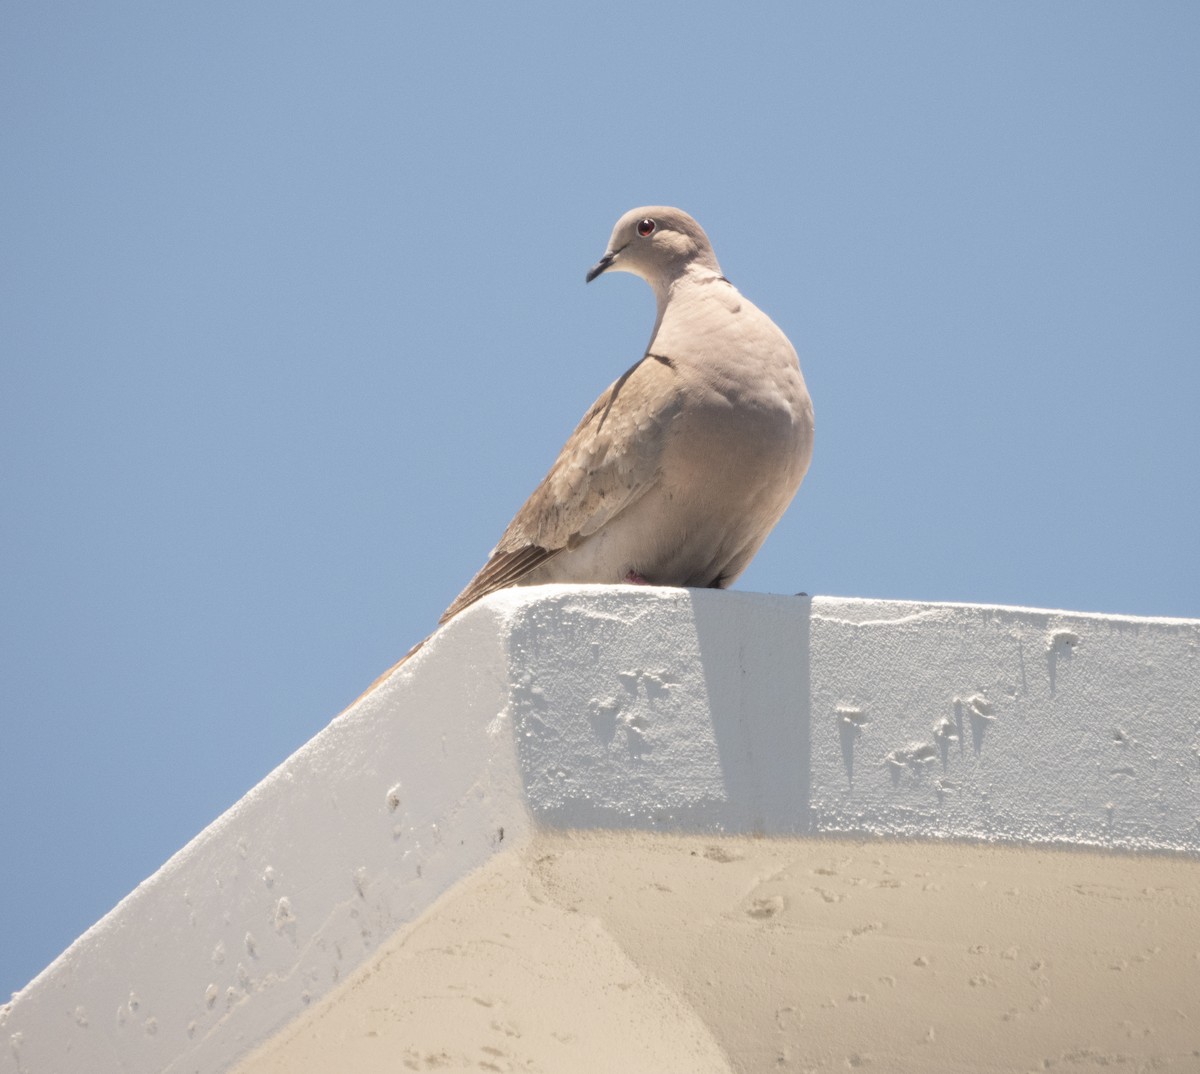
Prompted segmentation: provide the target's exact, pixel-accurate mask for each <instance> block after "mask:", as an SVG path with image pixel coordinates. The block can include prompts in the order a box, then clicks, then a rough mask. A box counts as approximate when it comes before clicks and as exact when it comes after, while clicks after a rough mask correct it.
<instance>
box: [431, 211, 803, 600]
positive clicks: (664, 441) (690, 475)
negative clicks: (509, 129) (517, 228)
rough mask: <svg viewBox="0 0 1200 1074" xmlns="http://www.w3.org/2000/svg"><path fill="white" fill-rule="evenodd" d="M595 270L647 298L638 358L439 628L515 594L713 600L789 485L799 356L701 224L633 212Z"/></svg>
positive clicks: (798, 419) (740, 566) (795, 471)
mask: <svg viewBox="0 0 1200 1074" xmlns="http://www.w3.org/2000/svg"><path fill="white" fill-rule="evenodd" d="M605 271H618V272H632V273H634V274H635V275H638V276H641V277H642V278H643V279H644V280H645V281H646V282H647V283H649V284H650V286H651V288H652V289H653V291H654V296H655V299H656V300H657V303H658V316H657V319H656V320H655V323H654V329H653V331H652V332H651V333H650V343H649V346H648V347H647V348H646V354H645V355H644V356H643V357H642V359H641V360H640V361H639V362H637V363H636V364H635V365H634V366H633V367H632V368H630V369H629V370H627V371H626V372H625V373H624V374H623V375H622V376H621V377H620V378H618V379H617V381H616V382H615V383H613V384H612V385H611V386H610V387H609V388H608V390H607V391H605V392H604V394H603V395H601V396H600V398H599V399H597V400H596V402H595V403H594V404H593V405H592V407H591V409H589V410H588V412H587V414H585V415H584V418H583V420H582V421H581V422H580V423H579V426H578V427H577V428H576V429H575V431H574V432H573V433H572V434H571V437H570V439H568V440H567V442H566V445H565V446H564V447H563V449H562V452H561V453H560V454H559V456H558V459H557V460H556V461H555V463H554V465H553V466H552V467H551V468H550V472H549V473H548V474H547V475H546V477H545V479H544V480H543V481H542V483H541V484H540V485H539V486H538V487H537V489H535V490H534V492H533V495H531V496H530V497H529V499H528V500H526V501H525V504H524V506H523V507H522V508H521V509H520V510H519V511H518V512H517V514H516V517H515V518H514V519H513V520H512V522H511V523H510V524H509V527H508V529H507V530H505V531H504V536H503V537H501V538H500V542H499V544H497V545H496V547H495V549H494V550H493V551H492V554H491V556H490V558H489V559H488V561H487V563H486V564H485V565H484V567H483V568H482V569H481V570H480V571H479V573H478V574H477V575H476V576H475V577H474V578H473V579H472V580H471V582H470V584H469V585H468V586H467V587H466V588H465V589H464V590H463V591H462V593H461V594H459V596H458V598H457V599H456V600H455V601H454V603H453V604H451V605H450V607H449V608H448V609H447V610H446V612H445V614H444V615H443V616H442V618H441V622H443V623H444V622H445V621H446V620H447V619H450V618H451V617H452V616H455V615H457V614H458V613H459V612H461V611H462V610H463V609H464V608H466V607H468V606H469V605H471V604H473V603H474V602H475V601H477V600H479V599H480V598H481V597H483V596H486V595H487V594H488V593H492V592H494V591H496V590H497V589H503V588H506V587H508V586H513V585H538V584H541V583H545V582H608V583H620V582H624V581H630V580H633V581H644V582H646V583H649V584H651V585H669V586H705V587H717V588H724V587H725V586H728V585H729V584H730V583H732V582H733V581H734V579H736V578H737V576H738V575H739V574H741V573H742V571H743V570H745V568H746V565H747V564H748V563H749V562H750V560H751V558H752V557H753V556H754V553H755V552H757V551H758V548H759V546H760V545H761V544H762V542H763V541H764V539H765V538H766V536H767V534H768V533H769V532H770V531H771V529H772V527H774V525H775V523H776V522H778V521H779V518H780V516H782V514H783V512H784V510H785V509H786V507H787V505H788V504H789V503H790V502H791V500H792V497H793V496H794V495H795V493H796V490H797V489H798V488H799V487H800V482H801V480H802V479H803V477H804V474H805V472H806V471H807V469H808V464H809V459H810V458H811V455H812V439H813V413H812V403H811V401H810V400H809V397H808V391H807V389H806V388H805V386H804V378H803V376H802V375H801V373H800V365H799V362H798V361H797V358H796V352H795V350H794V349H793V347H792V345H791V343H789V342H788V340H787V337H786V336H785V335H784V334H783V333H782V332H781V331H780V330H779V328H777V327H776V325H775V324H774V322H773V321H772V320H771V319H770V318H769V317H767V315H766V314H765V313H763V312H762V311H761V310H759V309H758V308H757V307H756V306H755V305H754V304H753V303H751V302H749V301H748V300H747V299H745V298H743V297H742V296H741V295H740V294H739V293H738V291H737V289H736V288H735V287H734V286H733V285H732V284H731V283H729V281H728V280H726V279H725V278H724V276H722V275H721V269H720V266H719V265H718V264H717V259H716V256H715V255H714V254H713V250H712V246H711V245H710V244H709V241H708V236H707V235H705V233H704V231H703V230H702V229H701V227H700V225H699V224H697V223H696V221H695V220H693V219H692V218H691V217H690V216H688V214H687V213H685V212H683V211H681V210H679V209H672V208H668V207H665V206H649V207H644V208H639V209H633V210H631V211H630V212H628V213H626V214H625V215H624V216H622V217H621V219H620V220H618V221H617V225H616V227H615V228H614V229H613V233H612V238H611V239H610V241H609V245H608V250H607V251H606V252H605V254H604V257H603V258H601V260H600V262H599V263H598V264H597V265H596V266H595V268H593V269H592V271H591V272H589V273H588V276H587V278H588V280H589V281H590V280H592V279H594V278H595V277H596V276H599V275H600V274H601V273H603V272H605Z"/></svg>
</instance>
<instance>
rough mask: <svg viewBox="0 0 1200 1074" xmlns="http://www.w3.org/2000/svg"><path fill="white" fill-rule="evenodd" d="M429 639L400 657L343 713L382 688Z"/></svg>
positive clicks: (422, 640) (425, 639) (424, 639)
mask: <svg viewBox="0 0 1200 1074" xmlns="http://www.w3.org/2000/svg"><path fill="white" fill-rule="evenodd" d="M432 637H433V635H432V634H430V635H429V638H432ZM429 638H422V639H421V640H420V641H419V642H417V644H416V645H414V646H413V647H412V648H411V649H409V650H408V652H406V653H405V654H404V655H403V656H402V657H400V659H399V660H397V661H396V662H395V663H394V664H393V665H392V666H391V667H390V668H388V669H387V671H385V672H384V673H383V674H382V675H380V676H379V677H378V678H377V679H376V680H375V681H374V682H373V683H371V685H370V686H368V687H367V688H366V689H365V690H364V691H363V692H362V693H361V694H359V695H358V697H356V698H355V699H354V701H353V702H351V703H350V704H349V705H347V706H346V707H345V708H344V709H342V712H348V711H349V710H350V709H352V708H354V706H355V705H357V704H358V703H359V702H360V701H361V700H362V699H363V698H364V697H366V696H367V695H368V694H370V693H371V692H372V691H373V690H374V689H375V688H376V687H377V686H380V685H381V684H382V683H383V682H384V681H385V680H387V679H388V678H389V677H390V676H391V674H392V672H393V671H395V670H396V669H397V668H398V667H400V666H401V665H402V664H404V663H405V662H406V661H407V660H408V659H409V658H410V657H413V656H416V654H417V653H418V651H419V650H420V648H421V646H422V645H424V644H425V643H426V642H427V641H428V640H429Z"/></svg>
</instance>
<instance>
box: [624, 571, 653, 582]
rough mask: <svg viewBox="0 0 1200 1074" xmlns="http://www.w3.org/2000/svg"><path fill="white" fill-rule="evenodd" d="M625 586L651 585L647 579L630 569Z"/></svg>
mask: <svg viewBox="0 0 1200 1074" xmlns="http://www.w3.org/2000/svg"><path fill="white" fill-rule="evenodd" d="M625 584H626V585H649V584H650V583H649V582H647V581H646V579H645V578H643V577H642V576H641V575H640V574H638V572H637V571H635V570H633V569H632V568H630V570H629V572H628V573H627V574H626V575H625Z"/></svg>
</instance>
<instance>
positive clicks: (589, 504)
mask: <svg viewBox="0 0 1200 1074" xmlns="http://www.w3.org/2000/svg"><path fill="white" fill-rule="evenodd" d="M682 403H683V399H682V392H681V389H680V385H679V381H678V379H677V377H676V373H675V370H674V367H673V365H672V363H671V362H670V361H667V360H664V359H662V358H657V357H655V356H653V355H647V356H646V357H644V358H643V359H642V360H641V361H640V362H638V363H637V364H636V365H635V366H633V368H631V369H629V370H628V371H627V372H626V373H625V374H624V375H623V376H621V377H620V378H619V379H618V380H617V381H616V382H615V383H613V384H612V386H611V387H609V388H608V390H607V391H605V392H604V394H603V395H601V396H600V398H599V399H597V400H596V402H595V403H593V404H592V407H591V409H589V410H588V412H587V413H586V414H585V415H584V417H583V420H582V421H581V422H580V423H579V425H578V426H577V427H576V429H575V431H574V432H573V433H572V434H571V436H570V438H569V439H568V440H567V442H566V444H565V445H564V446H563V449H562V451H561V452H560V453H559V456H558V458H557V460H555V463H554V465H553V466H552V467H551V468H550V472H549V473H548V474H547V475H546V476H545V478H544V479H543V480H542V483H541V484H540V485H538V487H537V489H535V490H534V493H533V495H532V496H530V497H529V499H528V500H526V501H525V504H524V506H523V507H522V508H521V509H520V510H519V511H518V512H517V514H516V517H515V518H514V519H513V520H512V522H511V523H509V526H508V529H507V530H505V531H504V536H503V537H501V538H500V543H499V544H498V545H496V548H495V549H494V550H493V552H492V555H491V557H490V558H489V559H488V561H487V563H486V564H485V565H484V566H483V569H482V570H480V572H479V573H478V574H477V575H475V577H474V578H473V579H472V580H471V582H470V584H469V585H468V586H467V587H466V589H464V590H463V591H462V593H460V594H459V596H458V597H457V599H456V600H455V601H454V603H453V604H451V605H450V607H449V608H447V609H446V612H445V614H444V615H443V616H442V618H441V620H440V622H443V623H444V622H446V620H448V619H450V618H452V617H453V616H455V615H457V614H458V613H459V612H460V611H462V610H463V609H464V608H466V607H467V606H468V605H470V604H473V603H475V601H477V600H479V598H480V597H483V596H486V595H487V594H488V593H492V592H495V591H496V590H497V589H504V588H506V587H507V586H511V585H515V584H516V583H518V582H519V581H520V580H521V579H522V578H523V577H524V576H525V575H527V574H528V573H529V572H530V571H532V570H533V569H534V568H535V567H538V566H540V565H541V564H542V563H545V562H546V561H547V560H548V559H551V558H552V557H554V556H556V555H558V554H559V553H560V552H562V551H564V550H565V549H568V548H572V547H574V546H575V545H576V544H577V543H578V542H579V541H581V540H582V539H583V538H585V537H588V536H590V535H591V534H593V533H595V532H596V531H597V530H599V529H600V528H601V527H603V526H604V525H605V524H606V523H607V522H609V521H611V520H612V519H613V518H615V517H616V516H617V515H619V514H620V513H621V512H622V511H624V510H625V509H626V508H628V507H629V506H630V505H631V504H633V503H635V502H637V500H638V499H640V498H641V497H642V496H643V495H645V493H646V492H647V491H648V490H649V489H650V488H652V487H653V485H654V483H655V481H656V480H657V479H658V474H659V462H660V460H661V458H662V453H663V445H664V442H665V438H666V434H667V432H668V430H669V428H670V424H671V420H672V418H674V416H675V415H676V414H677V413H678V412H679V409H680V407H681V406H682Z"/></svg>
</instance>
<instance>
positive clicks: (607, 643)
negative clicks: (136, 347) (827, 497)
mask: <svg viewBox="0 0 1200 1074" xmlns="http://www.w3.org/2000/svg"><path fill="white" fill-rule="evenodd" d="M539 825H540V826H543V827H546V826H549V827H570V828H589V827H591V828H595V827H605V828H614V827H616V828H643V829H656V830H681V831H715V830H719V831H724V832H728V833H735V832H736V833H755V834H763V835H784V834H787V835H797V834H799V835H814V836H817V835H821V834H826V833H841V834H863V835H866V834H871V835H895V836H906V837H921V838H960V839H974V840H987V841H993V842H1011V843H1026V844H1030V843H1056V844H1066V845H1081V846H1090V847H1101V848H1114V849H1122V850H1156V851H1174V852H1182V853H1187V854H1197V853H1200V621H1195V620H1178V619H1175V620H1169V619H1141V618H1129V617H1118V616H1102V615H1080V614H1074V613H1069V612H1054V611H1039V610H1032V609H1020V608H999V607H980V606H974V605H949V604H915V603H914V604H909V603H896V602H884V601H865V600H849V599H838V598H817V599H813V600H809V599H808V598H801V597H772V596H760V595H754V594H741V593H718V592H712V591H686V590H670V589H650V590H647V589H645V588H640V587H639V588H632V587H623V586H622V587H597V586H584V587H565V586H548V587H543V588H540V589H517V590H509V591H507V592H503V593H499V594H496V595H495V596H493V597H491V598H489V599H488V600H486V601H484V602H481V604H479V605H478V606H476V607H474V608H472V609H470V610H469V611H468V612H466V613H464V614H463V615H462V616H459V617H458V618H457V619H455V620H454V621H453V622H452V623H450V624H449V625H448V626H447V627H446V628H445V629H444V630H442V631H441V632H440V633H439V634H438V636H437V637H436V638H435V639H434V640H433V641H432V642H430V643H429V644H428V645H427V646H426V647H425V648H424V649H423V650H422V651H421V652H420V653H419V654H418V655H417V656H416V657H415V658H414V659H412V660H411V661H409V662H408V663H407V664H405V665H404V666H403V667H401V668H400V669H399V670H397V671H396V672H395V673H394V674H393V675H391V676H390V677H389V678H388V679H387V680H386V681H385V682H384V683H382V684H381V685H380V686H379V687H378V688H377V689H375V690H373V691H372V692H371V693H370V694H369V695H367V696H366V697H364V698H363V699H362V700H360V701H359V702H358V703H357V704H355V705H354V706H353V707H352V708H351V709H349V710H347V711H346V712H345V713H343V714H342V715H341V716H339V717H338V718H337V719H336V720H334V721H333V722H332V723H331V724H330V725H329V727H327V728H326V729H325V730H324V731H322V732H321V733H320V734H319V735H317V736H316V737H315V738H314V739H313V740H312V741H311V742H309V743H308V744H307V745H306V746H304V747H303V748H302V749H301V750H299V751H298V752H297V753H296V754H295V755H293V756H292V757H291V758H289V759H288V760H287V761H286V762H284V764H282V765H281V766H280V767H279V768H277V769H276V770H275V771H274V772H272V773H271V774H270V775H269V776H268V777H267V778H266V779H265V780H264V781H263V782H262V783H261V784H260V785H259V786H258V787H256V788H255V789H254V790H253V791H251V792H250V793H249V794H248V795H247V796H246V797H245V798H244V799H243V800H242V801H241V802H239V803H238V804H237V805H236V806H234V807H233V808H232V809H231V810H229V812H228V813H226V814H225V815H224V816H222V817H221V818H220V819H218V820H217V821H216V822H214V823H213V824H212V825H211V826H210V827H209V828H208V829H206V830H205V831H204V832H202V833H201V834H200V835H199V836H197V837H196V839H194V840H193V841H192V842H191V843H190V844H188V846H186V847H185V848H184V849H183V850H181V851H180V852H179V853H178V854H176V855H175V856H174V857H173V858H172V859H171V860H170V861H169V862H167V864H166V865H164V866H163V867H162V869H160V870H159V871H158V872H157V873H156V874H155V875H154V876H152V877H151V878H150V879H148V880H147V881H145V882H144V883H143V884H141V885H139V887H138V888H137V889H136V890H135V891H134V892H132V893H131V894H130V895H129V896H128V897H127V898H126V899H124V900H123V901H122V902H121V903H120V905H118V906H117V907H116V909H114V910H113V911H112V912H111V913H110V914H108V915H107V916H106V917H105V918H104V919H103V920H101V921H100V922H99V923H98V924H96V925H95V926H93V928H91V929H90V930H89V931H88V932H87V933H85V934H84V935H83V936H82V937H81V938H80V939H79V940H77V941H76V942H75V943H74V944H73V945H72V946H71V947H70V948H69V949H68V950H67V951H66V952H65V953H64V954H63V955H62V956H60V957H59V958H58V959H57V960H56V961H55V962H54V963H53V964H52V965H51V966H50V967H49V968H47V969H46V970H45V971H44V972H43V973H42V974H40V975H39V976H38V977H37V978H36V979H35V980H34V981H33V982H32V983H31V984H30V985H29V986H28V987H26V988H25V989H24V990H23V991H21V992H20V993H18V994H17V995H16V996H15V997H14V999H13V1001H12V1003H11V1004H8V1005H6V1006H4V1007H2V1008H0V1042H3V1045H2V1047H0V1074H10V1072H11V1074H17V1072H21V1074H42V1072H43V1071H54V1072H59V1074H68V1072H75V1071H78V1072H80V1074H83V1072H87V1074H107V1072H109V1071H112V1072H118V1071H119V1072H122V1074H142V1072H145V1074H150V1072H158V1071H170V1072H184V1071H187V1072H189V1074H190V1072H192V1071H204V1072H207V1071H213V1072H216V1071H224V1070H227V1069H228V1068H229V1067H231V1066H232V1065H233V1064H234V1063H236V1062H237V1061H238V1060H239V1059H240V1058H242V1057H243V1056H244V1055H246V1054H247V1053H248V1052H249V1051H250V1050H251V1049H252V1048H253V1047H255V1046H256V1045H257V1044H259V1043H260V1042H261V1041H263V1040H265V1039H266V1038H268V1037H269V1036H271V1035H272V1034H273V1033H275V1032H276V1031H277V1030H278V1029H280V1028H281V1027H282V1026H283V1025H285V1024H287V1023H288V1022H289V1021H290V1020H291V1019H292V1018H294V1017H295V1016H296V1015H297V1014H298V1013H299V1012H300V1011H301V1010H303V1009H304V1007H305V1005H306V1004H308V1003H309V1002H311V1000H313V999H314V998H316V997H317V996H319V995H322V994H323V993H325V992H327V991H328V990H329V989H330V988H331V987H332V986H333V985H334V984H335V983H336V982H337V981H338V980H339V979H340V978H341V977H343V976H344V975H345V974H346V973H348V972H349V971H350V970H352V969H354V968H355V967H356V966H358V965H359V964H361V963H362V962H363V961H364V960H365V959H366V958H367V957H368V956H369V955H370V954H371V953H372V952H373V951H374V950H375V949H376V948H377V947H378V946H379V944H380V943H381V942H382V941H383V940H384V939H385V938H387V937H388V936H389V935H391V934H393V933H394V932H395V931H396V930H398V929H400V928H401V927H403V926H404V925H406V924H407V923H409V922H411V921H413V920H414V919H415V918H416V917H417V916H418V915H420V914H421V913H422V912H423V911H424V910H426V909H427V908H428V907H429V906H430V905H431V904H432V903H433V902H434V901H435V900H436V899H437V898H438V896H439V895H441V894H442V893H443V892H444V891H445V890H446V889H447V888H448V887H449V886H450V885H451V884H453V883H454V882H455V881H456V880H458V879H459V878H461V877H462V876H464V875H466V874H467V873H469V872H470V871H472V870H473V869H476V868H477V867H479V866H480V865H481V864H482V863H483V862H485V861H486V860H488V859H489V858H490V857H491V856H493V855H494V854H496V853H503V852H507V851H508V850H510V849H512V848H514V847H517V846H520V845H521V844H522V843H524V842H525V841H526V840H527V839H528V837H529V835H530V834H531V832H532V831H533V830H534V828H535V827H536V826H539Z"/></svg>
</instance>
